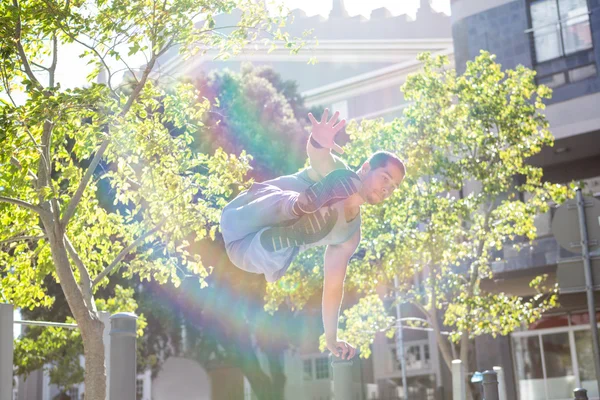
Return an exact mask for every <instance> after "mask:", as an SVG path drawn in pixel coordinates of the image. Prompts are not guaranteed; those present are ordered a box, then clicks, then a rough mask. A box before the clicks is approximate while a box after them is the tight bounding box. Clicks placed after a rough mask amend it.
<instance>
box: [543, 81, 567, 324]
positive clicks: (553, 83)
mask: <svg viewBox="0 0 600 400" xmlns="http://www.w3.org/2000/svg"><path fill="white" fill-rule="evenodd" d="M537 81H538V84H540V85H546V86H548V87H549V88H555V87H558V86H561V85H564V84H565V83H566V79H565V73H564V72H561V73H558V74H554V75H549V76H544V77H542V78H538V80H537ZM536 329H539V328H537V327H536Z"/></svg>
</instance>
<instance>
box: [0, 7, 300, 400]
mask: <svg viewBox="0 0 600 400" xmlns="http://www.w3.org/2000/svg"><path fill="white" fill-rule="evenodd" d="M236 8H237V9H238V10H239V12H238V14H239V20H238V24H237V25H236V26H229V27H221V26H215V22H214V19H213V16H214V15H215V14H218V13H230V12H232V11H233V10H234V9H236ZM196 18H202V20H203V21H204V23H202V24H199V25H195V24H194V21H195V20H196ZM284 20H285V18H284V17H281V16H274V17H273V16H270V15H268V14H267V13H266V10H265V9H264V7H263V5H262V4H260V3H254V2H252V1H250V0H239V1H226V2H222V1H193V0H169V1H165V2H161V3H156V2H153V1H104V0H98V1H91V0H90V1H87V2H86V1H76V2H71V1H68V0H67V1H60V0H26V1H19V0H13V1H12V2H3V3H2V4H1V5H0V22H1V23H0V26H1V28H0V42H1V47H2V58H1V60H2V61H1V63H2V65H1V66H0V67H1V68H0V71H1V78H2V88H3V92H2V94H3V97H4V98H5V99H6V100H3V101H2V105H1V108H0V132H1V134H0V140H1V141H2V148H1V150H0V171H1V174H0V207H1V209H0V211H1V221H2V224H1V228H0V246H1V247H0V265H2V275H1V277H2V289H1V291H2V296H3V298H4V299H5V301H8V302H10V303H12V304H14V305H15V306H17V307H23V308H35V307H39V306H49V305H51V304H52V300H53V299H52V298H51V297H49V296H48V295H47V294H46V291H45V287H44V278H46V277H51V278H52V279H54V280H56V281H58V282H59V283H60V285H61V288H62V291H63V293H64V296H65V299H66V302H67V304H68V306H69V310H70V312H71V314H72V316H73V317H74V319H75V321H76V322H77V324H78V326H79V332H80V334H81V338H82V343H83V349H84V355H85V372H86V374H85V386H86V398H87V399H92V400H101V399H102V400H103V399H104V398H105V395H106V385H105V383H106V382H105V368H104V347H103V343H102V330H103V324H102V322H101V321H100V319H99V317H98V309H99V308H100V307H99V306H101V305H98V304H97V303H98V301H97V300H98V299H96V298H95V294H96V293H97V290H98V289H99V288H101V287H103V286H105V285H107V283H108V282H109V279H110V275H111V274H115V273H116V272H118V271H119V270H121V273H122V274H123V276H125V277H131V276H132V275H134V274H135V275H138V276H139V277H140V278H141V279H149V278H151V277H153V278H154V279H156V280H157V281H159V282H166V281H169V280H170V281H172V282H174V283H175V284H179V282H180V280H181V277H182V276H187V275H188V274H193V275H196V276H198V277H199V279H200V280H201V282H202V284H203V285H205V284H206V283H205V281H204V279H205V278H206V276H207V275H208V274H209V272H210V267H206V266H205V265H204V264H203V263H202V260H201V259H200V257H199V256H198V255H196V254H191V253H190V251H189V250H188V247H189V242H188V240H187V239H188V238H189V237H190V236H192V237H193V238H194V239H195V240H202V239H203V238H207V237H214V234H215V232H216V230H217V223H218V215H219V212H220V208H221V207H222V206H223V205H224V204H225V198H226V197H227V196H228V195H229V194H230V193H231V192H232V190H238V188H239V186H240V185H242V182H243V177H244V174H245V173H246V171H247V170H248V166H249V157H248V156H246V154H241V156H240V157H235V156H230V155H228V154H226V153H225V152H223V151H217V152H215V154H214V155H210V156H209V155H206V154H194V153H193V152H191V151H190V150H189V148H188V145H189V143H192V142H193V141H194V140H195V137H194V136H193V134H194V133H195V132H197V130H198V128H199V126H200V124H201V120H202V116H203V115H204V113H205V112H206V110H207V109H208V107H209V105H208V103H207V102H204V103H202V104H198V103H197V102H196V101H195V100H196V97H197V94H196V92H195V91H194V90H193V87H192V86H190V85H183V84H182V85H177V87H176V88H175V89H174V90H173V91H171V92H169V93H166V92H165V91H164V90H163V89H161V87H160V86H158V85H156V84H155V82H153V78H152V77H151V74H152V71H153V68H154V66H155V65H156V63H157V60H158V59H159V57H160V56H161V55H163V54H165V53H166V52H167V51H168V50H170V49H173V48H179V50H180V52H181V53H183V54H192V53H194V52H197V51H206V50H209V49H217V50H218V51H219V55H220V56H224V57H226V56H227V55H229V54H236V53H238V52H239V51H241V49H242V48H243V46H244V45H245V44H247V43H248V42H250V41H252V40H255V39H258V38H259V37H261V35H263V33H264V32H266V33H267V34H269V35H270V38H269V39H275V40H282V41H284V42H285V45H286V46H287V47H289V48H290V49H291V51H292V52H294V51H297V50H298V48H299V46H301V45H302V42H301V41H291V40H290V38H289V36H288V35H287V34H284V33H283V32H281V28H280V27H281V26H282V25H283V24H284ZM224 28H227V31H223V29H224ZM223 32H226V33H223ZM75 42H76V43H79V44H80V45H81V46H84V47H85V52H84V53H83V54H82V56H83V57H85V58H86V59H88V60H89V62H90V63H91V64H92V65H93V66H94V68H95V69H94V71H93V72H92V74H91V75H90V76H89V77H88V79H89V82H88V85H87V86H85V87H81V88H76V89H71V90H62V89H61V88H60V85H59V84H58V83H57V82H56V76H55V74H56V66H57V63H58V62H59V60H60V54H59V49H60V48H61V45H63V44H65V43H75ZM127 54H128V55H135V54H144V55H145V56H146V59H147V64H146V65H145V67H144V68H143V69H142V71H141V72H140V73H136V72H135V71H133V70H132V69H131V68H130V67H129V65H128V63H127V62H126V61H125V60H126V57H127V56H126V55H127ZM115 61H117V62H119V63H121V65H122V66H123V68H126V69H127V70H129V71H130V72H131V77H132V79H133V85H132V86H131V88H130V90H129V91H127V90H124V89H123V88H122V87H116V86H115V82H114V81H113V77H114V75H115V73H116V71H115V70H114V67H113V62H115ZM101 69H102V70H104V71H105V73H106V75H107V77H108V79H107V83H106V84H95V83H92V82H93V81H92V80H93V79H95V77H96V76H97V75H98V73H99V72H100V70H101ZM18 93H22V94H24V96H25V98H26V99H25V101H24V103H19V98H18V96H16V95H17V94H18ZM158 98H160V99H162V101H163V104H164V105H165V109H164V112H162V113H157V112H156V111H157V106H158V101H157V99H158ZM166 124H173V125H174V126H176V127H178V128H179V129H182V130H183V133H181V134H179V135H177V136H173V135H171V133H170V132H169V130H168V129H166V128H165V125H166ZM99 165H100V166H102V167H103V168H104V170H103V172H102V173H101V172H100V171H99V170H98V166H99ZM103 183H108V185H109V187H110V190H112V191H114V196H115V199H116V203H117V204H118V205H121V206H123V209H127V211H126V212H122V211H116V212H108V211H106V209H104V208H102V207H100V206H99V197H100V194H101V193H99V190H98V188H99V185H100V184H103ZM127 207H129V208H127Z"/></svg>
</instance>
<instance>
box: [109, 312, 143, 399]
mask: <svg viewBox="0 0 600 400" xmlns="http://www.w3.org/2000/svg"><path fill="white" fill-rule="evenodd" d="M136 325H137V316H136V315H135V314H132V313H118V314H115V315H113V316H112V317H110V368H109V371H110V372H109V373H110V378H109V379H110V394H109V399H110V400H132V399H135V383H136V375H137V373H136V367H137V365H136V364H137V362H136V330H137V327H136Z"/></svg>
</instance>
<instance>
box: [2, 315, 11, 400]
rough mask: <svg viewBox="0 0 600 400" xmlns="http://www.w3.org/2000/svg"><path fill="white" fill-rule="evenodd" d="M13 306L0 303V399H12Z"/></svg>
mask: <svg viewBox="0 0 600 400" xmlns="http://www.w3.org/2000/svg"><path fill="white" fill-rule="evenodd" d="M13 312H14V311H13V306H12V304H0V400H12V397H13V395H12V391H13V340H14V338H13Z"/></svg>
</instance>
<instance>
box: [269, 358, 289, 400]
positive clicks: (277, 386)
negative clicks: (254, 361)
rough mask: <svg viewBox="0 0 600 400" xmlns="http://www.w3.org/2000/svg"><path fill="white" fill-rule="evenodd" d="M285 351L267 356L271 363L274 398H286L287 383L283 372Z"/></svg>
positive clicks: (270, 370)
mask: <svg viewBox="0 0 600 400" xmlns="http://www.w3.org/2000/svg"><path fill="white" fill-rule="evenodd" d="M283 353H284V352H283V351H282V350H273V351H272V352H269V353H268V354H267V360H268V361H269V372H270V375H271V381H272V388H273V398H274V399H281V400H283V398H284V397H285V383H286V377H285V373H284V372H283V368H284V365H283V362H282V359H283Z"/></svg>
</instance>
